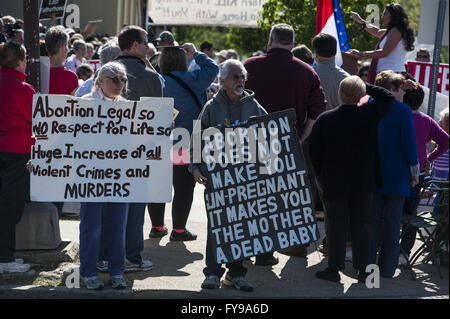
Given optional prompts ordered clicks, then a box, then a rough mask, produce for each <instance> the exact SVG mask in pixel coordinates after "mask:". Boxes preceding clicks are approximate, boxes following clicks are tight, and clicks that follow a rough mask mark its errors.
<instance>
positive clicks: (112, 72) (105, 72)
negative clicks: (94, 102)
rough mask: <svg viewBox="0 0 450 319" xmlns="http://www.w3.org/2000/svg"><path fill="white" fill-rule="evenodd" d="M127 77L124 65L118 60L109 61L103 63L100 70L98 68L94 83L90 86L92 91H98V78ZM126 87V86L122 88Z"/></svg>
mask: <svg viewBox="0 0 450 319" xmlns="http://www.w3.org/2000/svg"><path fill="white" fill-rule="evenodd" d="M117 76H120V77H124V78H126V77H127V71H126V70H125V66H124V65H123V64H122V63H119V62H109V63H106V64H105V65H103V66H102V67H101V68H100V70H98V74H97V78H96V79H95V82H94V85H93V87H92V92H94V91H98V89H99V88H100V80H103V79H105V78H107V77H117ZM124 89H126V88H124Z"/></svg>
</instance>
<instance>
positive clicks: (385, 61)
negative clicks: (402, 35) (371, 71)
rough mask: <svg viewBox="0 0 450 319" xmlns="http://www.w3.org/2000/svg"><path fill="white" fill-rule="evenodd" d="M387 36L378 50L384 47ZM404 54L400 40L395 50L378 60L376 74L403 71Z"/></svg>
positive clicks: (403, 47)
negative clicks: (387, 71)
mask: <svg viewBox="0 0 450 319" xmlns="http://www.w3.org/2000/svg"><path fill="white" fill-rule="evenodd" d="M386 39H387V36H385V37H384V39H383V40H382V41H381V43H380V49H382V48H383V47H384V46H385V45H386ZM406 53H407V51H406V50H405V46H404V43H403V39H401V40H400V41H399V42H398V43H397V46H396V47H395V49H394V50H393V51H392V52H391V53H390V54H389V55H388V56H387V57H385V58H381V59H379V60H378V65H377V73H379V72H381V71H384V70H392V71H394V72H401V71H405V62H406Z"/></svg>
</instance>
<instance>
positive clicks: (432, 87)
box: [422, 0, 447, 118]
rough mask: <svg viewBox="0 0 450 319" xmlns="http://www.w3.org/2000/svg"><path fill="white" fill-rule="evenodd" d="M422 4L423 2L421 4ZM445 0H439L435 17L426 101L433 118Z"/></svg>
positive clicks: (429, 113)
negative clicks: (431, 60)
mask: <svg viewBox="0 0 450 319" xmlns="http://www.w3.org/2000/svg"><path fill="white" fill-rule="evenodd" d="M422 3H423V2H422ZM446 5H447V3H446V0H439V9H438V15H437V25H436V35H435V40H434V50H433V66H432V67H431V83H430V97H429V99H428V111H427V113H428V115H429V116H431V118H434V110H435V104H436V91H437V82H438V74H439V64H440V62H441V48H442V34H443V33H444V22H445V7H446Z"/></svg>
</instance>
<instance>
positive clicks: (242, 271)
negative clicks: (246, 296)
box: [203, 232, 247, 278]
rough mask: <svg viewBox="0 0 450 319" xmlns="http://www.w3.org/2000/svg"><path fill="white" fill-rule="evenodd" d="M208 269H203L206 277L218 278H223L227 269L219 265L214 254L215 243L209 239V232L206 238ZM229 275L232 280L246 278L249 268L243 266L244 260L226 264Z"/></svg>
mask: <svg viewBox="0 0 450 319" xmlns="http://www.w3.org/2000/svg"><path fill="white" fill-rule="evenodd" d="M205 261H206V267H205V268H203V274H204V275H205V276H217V277H219V278H220V277H222V276H223V274H224V272H225V269H224V268H222V265H220V264H218V263H217V261H216V258H215V254H214V247H213V241H212V240H211V238H209V232H208V235H207V237H206V258H205ZM226 267H227V268H228V273H229V274H230V276H231V277H232V278H235V277H245V275H246V273H247V268H245V267H244V266H242V260H240V261H236V262H232V263H228V264H226Z"/></svg>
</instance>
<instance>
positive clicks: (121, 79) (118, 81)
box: [107, 76, 128, 85]
mask: <svg viewBox="0 0 450 319" xmlns="http://www.w3.org/2000/svg"><path fill="white" fill-rule="evenodd" d="M107 78H108V79H111V80H112V81H113V83H114V84H119V83H122V84H123V85H125V84H126V83H127V80H128V79H127V78H121V77H118V76H114V77H111V76H107Z"/></svg>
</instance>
